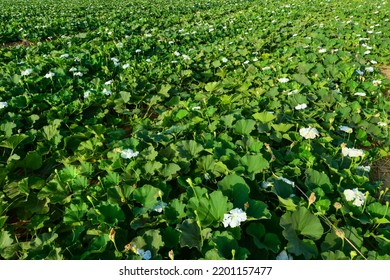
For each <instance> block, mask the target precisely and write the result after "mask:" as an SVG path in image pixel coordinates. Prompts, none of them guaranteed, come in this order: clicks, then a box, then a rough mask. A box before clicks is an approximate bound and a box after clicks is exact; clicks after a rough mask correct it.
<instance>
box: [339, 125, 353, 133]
mask: <svg viewBox="0 0 390 280" xmlns="http://www.w3.org/2000/svg"><path fill="white" fill-rule="evenodd" d="M339 129H340V130H341V131H344V132H346V133H352V131H353V130H352V128H350V127H348V126H345V125H342V126H340V127H339Z"/></svg>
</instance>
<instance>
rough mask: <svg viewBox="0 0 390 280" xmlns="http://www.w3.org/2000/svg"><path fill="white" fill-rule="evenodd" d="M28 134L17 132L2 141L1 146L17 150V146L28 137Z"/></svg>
mask: <svg viewBox="0 0 390 280" xmlns="http://www.w3.org/2000/svg"><path fill="white" fill-rule="evenodd" d="M27 138H28V136H27V135H25V134H17V135H12V136H11V137H9V138H8V139H6V140H4V141H2V142H1V143H0V147H4V148H9V149H12V150H15V148H16V147H17V146H18V145H19V144H20V143H21V142H22V141H23V140H25V139H27Z"/></svg>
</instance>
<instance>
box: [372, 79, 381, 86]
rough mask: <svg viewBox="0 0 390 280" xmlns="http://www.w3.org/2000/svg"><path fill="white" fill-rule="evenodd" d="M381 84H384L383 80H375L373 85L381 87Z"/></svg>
mask: <svg viewBox="0 0 390 280" xmlns="http://www.w3.org/2000/svg"><path fill="white" fill-rule="evenodd" d="M381 83H382V81H381V80H373V81H372V84H373V85H374V86H379V85H380V84H381Z"/></svg>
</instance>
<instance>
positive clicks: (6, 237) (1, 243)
mask: <svg viewBox="0 0 390 280" xmlns="http://www.w3.org/2000/svg"><path fill="white" fill-rule="evenodd" d="M12 243H14V240H13V239H12V238H11V234H9V232H8V231H5V230H2V231H0V254H1V253H2V251H3V250H4V249H5V248H7V247H8V246H11V245H12Z"/></svg>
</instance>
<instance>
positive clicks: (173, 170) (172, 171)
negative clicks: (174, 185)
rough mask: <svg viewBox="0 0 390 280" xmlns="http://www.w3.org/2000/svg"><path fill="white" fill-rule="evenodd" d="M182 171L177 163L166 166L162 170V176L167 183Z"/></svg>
mask: <svg viewBox="0 0 390 280" xmlns="http://www.w3.org/2000/svg"><path fill="white" fill-rule="evenodd" d="M179 170H180V166H179V165H177V164H176V163H168V164H164V167H163V169H162V170H161V175H163V176H164V177H165V178H166V180H167V181H169V180H171V179H172V176H173V175H176V174H177V172H178V171H179Z"/></svg>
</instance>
